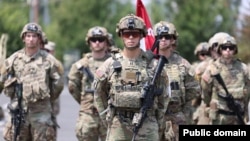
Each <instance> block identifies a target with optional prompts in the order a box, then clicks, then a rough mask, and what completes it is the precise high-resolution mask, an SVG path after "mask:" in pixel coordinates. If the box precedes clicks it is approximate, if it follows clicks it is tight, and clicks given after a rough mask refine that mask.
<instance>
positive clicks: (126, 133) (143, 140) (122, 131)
mask: <svg viewBox="0 0 250 141" xmlns="http://www.w3.org/2000/svg"><path fill="white" fill-rule="evenodd" d="M133 127H134V126H132V125H131V123H126V121H123V120H121V118H119V117H118V116H117V115H116V116H114V118H113V120H112V122H111V123H109V125H108V133H107V139H106V141H131V140H132V138H133V131H132V130H133ZM158 130H159V126H158V123H157V120H156V118H155V116H148V117H147V118H146V119H145V121H144V122H143V125H142V127H141V128H140V129H139V132H138V134H137V136H136V138H135V140H136V141H159V134H158Z"/></svg>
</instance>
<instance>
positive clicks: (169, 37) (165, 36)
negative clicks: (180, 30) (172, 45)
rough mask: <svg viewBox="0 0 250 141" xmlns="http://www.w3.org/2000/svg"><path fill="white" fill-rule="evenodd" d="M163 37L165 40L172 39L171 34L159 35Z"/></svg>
mask: <svg viewBox="0 0 250 141" xmlns="http://www.w3.org/2000/svg"><path fill="white" fill-rule="evenodd" d="M162 38H165V39H166V40H170V39H172V36H171V35H159V39H162Z"/></svg>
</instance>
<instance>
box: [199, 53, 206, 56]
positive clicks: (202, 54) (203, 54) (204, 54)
mask: <svg viewBox="0 0 250 141" xmlns="http://www.w3.org/2000/svg"><path fill="white" fill-rule="evenodd" d="M199 55H201V56H206V55H207V54H206V53H199Z"/></svg>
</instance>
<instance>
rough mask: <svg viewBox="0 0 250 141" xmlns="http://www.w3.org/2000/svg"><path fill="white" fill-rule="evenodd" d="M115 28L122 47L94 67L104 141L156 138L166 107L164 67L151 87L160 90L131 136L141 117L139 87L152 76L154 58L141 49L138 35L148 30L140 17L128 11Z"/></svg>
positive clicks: (146, 140) (96, 97)
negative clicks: (135, 133) (105, 130)
mask: <svg viewBox="0 0 250 141" xmlns="http://www.w3.org/2000/svg"><path fill="white" fill-rule="evenodd" d="M116 32H117V34H118V36H119V37H120V38H121V39H122V41H123V44H124V48H123V50H122V51H120V52H118V53H115V54H114V55H113V56H112V57H111V58H109V59H108V60H106V61H105V62H104V63H103V64H102V65H101V66H100V67H99V68H98V69H97V71H96V73H95V75H96V77H95V82H94V86H95V90H96V91H95V95H94V98H95V103H96V106H97V110H98V111H99V113H100V116H101V118H102V120H103V123H104V124H105V125H106V126H107V127H108V132H107V139H106V141H115V140H131V139H132V137H135V140H138V141H139V140H141V141H153V140H154V141H157V140H159V134H158V131H159V130H161V128H162V127H161V126H162V125H163V115H164V112H165V111H166V107H167V102H166V101H167V91H166V84H168V82H167V81H166V79H165V78H166V74H165V73H164V71H163V72H162V73H161V74H160V75H161V76H162V77H159V76H158V77H157V78H156V83H155V86H154V87H155V89H156V90H162V91H159V95H157V96H156V97H155V99H153V100H154V103H153V106H152V107H150V109H149V110H148V111H147V117H146V118H145V120H144V122H143V124H142V127H141V128H140V129H139V132H138V133H137V136H133V128H134V125H135V124H136V123H137V122H138V118H140V117H138V115H139V112H140V108H141V106H142V105H141V95H142V92H143V89H142V88H143V86H144V85H145V84H146V83H147V82H148V81H150V80H151V78H152V76H153V71H154V70H155V67H156V64H157V62H156V60H155V59H153V58H150V57H149V56H148V55H147V54H146V53H145V52H144V51H143V50H142V49H140V39H141V38H143V37H145V36H146V34H147V29H146V25H145V23H144V21H143V20H142V19H141V18H140V17H137V16H135V15H134V14H129V15H127V16H125V17H123V18H121V19H120V21H119V23H118V24H117V26H116ZM151 94H155V93H151ZM105 109H106V110H105Z"/></svg>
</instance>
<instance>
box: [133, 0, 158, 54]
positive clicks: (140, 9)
mask: <svg viewBox="0 0 250 141" xmlns="http://www.w3.org/2000/svg"><path fill="white" fill-rule="evenodd" d="M136 15H137V16H138V17H141V18H142V19H143V20H144V22H145V24H146V27H147V30H148V35H147V36H146V37H145V38H143V39H142V40H141V44H142V45H141V48H142V49H143V50H150V49H151V47H152V46H153V44H154V40H155V37H154V33H153V28H152V25H151V22H150V19H149V17H148V13H147V11H146V8H145V7H144V5H143V3H142V1H141V0H137V3H136Z"/></svg>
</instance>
